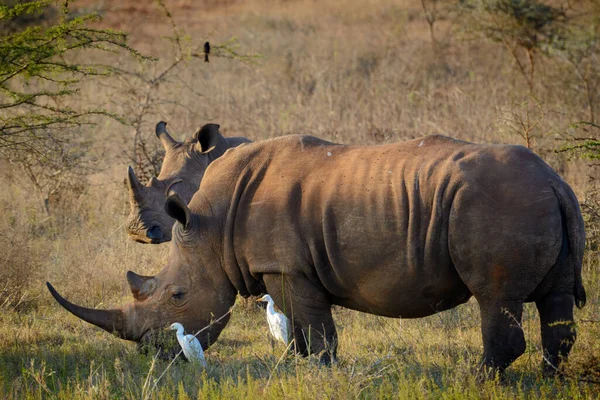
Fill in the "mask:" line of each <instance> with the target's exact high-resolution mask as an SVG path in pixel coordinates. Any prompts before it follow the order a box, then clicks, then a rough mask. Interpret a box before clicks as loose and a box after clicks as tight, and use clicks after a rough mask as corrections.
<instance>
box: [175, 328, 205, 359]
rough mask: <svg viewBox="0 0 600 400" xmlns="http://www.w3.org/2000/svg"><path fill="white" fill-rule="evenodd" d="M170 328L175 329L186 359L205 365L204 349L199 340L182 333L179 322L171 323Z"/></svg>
mask: <svg viewBox="0 0 600 400" xmlns="http://www.w3.org/2000/svg"><path fill="white" fill-rule="evenodd" d="M171 330H174V331H177V341H178V342H179V345H180V346H181V348H182V349H183V355H184V356H185V358H187V359H188V361H190V362H193V363H198V364H200V365H202V366H203V367H206V360H205V359H204V351H202V346H201V345H200V342H199V341H198V339H197V338H196V336H194V335H184V334H183V325H181V324H180V323H179V322H175V323H174V324H171Z"/></svg>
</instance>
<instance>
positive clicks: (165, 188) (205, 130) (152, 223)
mask: <svg viewBox="0 0 600 400" xmlns="http://www.w3.org/2000/svg"><path fill="white" fill-rule="evenodd" d="M156 136H157V137H158V138H159V139H160V141H161V142H162V144H163V147H164V148H165V158H164V160H163V163H162V166H161V169H160V174H159V175H158V177H157V178H154V177H152V178H151V179H150V181H148V183H147V185H146V186H143V185H142V184H141V183H140V182H139V180H138V179H137V177H136V176H135V173H134V172H133V169H132V168H131V167H129V169H128V171H127V172H128V173H127V179H128V187H129V203H130V204H131V213H130V214H129V218H128V220H127V225H126V227H127V233H128V234H129V237H131V238H132V239H133V240H135V241H136V242H139V243H152V244H157V243H163V242H168V241H169V240H171V229H172V228H173V223H174V220H173V218H171V217H169V216H168V215H167V214H166V213H165V210H164V204H165V201H166V200H167V194H169V193H170V194H177V195H178V196H179V197H180V198H181V199H182V200H183V201H185V202H188V201H190V199H191V198H192V196H193V194H194V193H196V191H197V190H198V187H199V186H200V181H201V180H202V177H203V176H204V172H205V171H206V168H208V166H209V165H210V163H211V162H213V161H214V160H215V159H217V158H218V157H221V156H222V155H223V153H225V151H226V150H227V149H229V148H232V147H236V146H239V145H240V144H242V143H248V142H250V140H248V139H246V138H242V137H232V138H225V137H223V136H222V135H221V134H220V133H219V125H217V124H207V125H204V126H203V127H202V128H201V129H200V130H199V131H198V132H197V133H196V134H195V135H194V137H193V138H191V139H188V140H186V141H184V142H178V141H176V140H175V139H173V138H172V137H171V135H170V134H169V132H168V131H167V123H166V122H162V121H161V122H159V123H158V124H157V125H156Z"/></svg>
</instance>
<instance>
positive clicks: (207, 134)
mask: <svg viewBox="0 0 600 400" xmlns="http://www.w3.org/2000/svg"><path fill="white" fill-rule="evenodd" d="M219 128H220V125H218V124H206V125H204V126H203V127H202V128H200V130H199V131H198V132H196V140H197V141H198V145H197V146H198V151H200V153H203V154H206V153H209V152H211V151H213V150H214V149H215V147H217V145H218V144H219V141H221V140H225V138H224V137H223V136H222V135H221V134H220V133H219Z"/></svg>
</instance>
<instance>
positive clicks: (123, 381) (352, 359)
mask: <svg viewBox="0 0 600 400" xmlns="http://www.w3.org/2000/svg"><path fill="white" fill-rule="evenodd" d="M595 301H596V302H595V304H592V305H591V307H588V308H587V310H585V311H584V312H580V313H579V315H578V318H579V319H581V318H582V316H583V315H585V316H586V318H587V317H588V316H590V315H592V314H595V315H598V304H597V299H595ZM584 313H585V314H584ZM335 319H336V322H337V326H338V330H339V335H340V346H339V362H338V363H337V364H335V365H334V366H333V367H331V368H327V367H321V366H319V365H318V363H317V360H316V359H314V358H308V359H304V358H298V357H295V356H291V355H290V356H287V357H283V358H282V357H281V356H282V355H283V354H284V347H283V345H280V344H276V345H275V346H274V347H272V346H271V344H270V340H269V339H268V336H267V332H268V328H267V325H266V320H265V318H264V314H263V311H262V310H259V309H253V308H247V307H243V306H241V305H240V304H239V303H238V306H237V307H236V308H235V310H234V316H233V318H232V320H231V322H230V324H229V325H228V327H227V328H226V329H225V331H224V333H223V334H222V336H221V338H220V339H219V341H218V342H217V343H216V344H215V345H213V346H212V347H211V348H210V349H209V350H208V351H207V352H206V358H207V361H208V368H207V369H206V370H202V369H199V368H197V367H194V366H193V365H190V364H188V363H185V362H182V361H176V362H175V363H174V364H173V365H171V366H169V364H168V363H167V362H164V361H159V360H155V359H153V357H152V355H141V354H139V353H138V352H137V350H136V346H135V344H133V343H129V342H125V341H122V340H120V339H118V338H116V337H113V336H111V335H110V334H108V333H106V332H104V331H101V330H100V329H98V328H95V327H93V326H91V325H89V324H87V323H85V322H82V321H80V320H78V319H76V318H75V317H73V316H71V315H67V313H66V311H64V310H62V309H60V308H59V307H58V306H57V305H51V306H50V307H45V308H41V309H39V310H38V311H36V312H31V313H28V314H25V315H21V314H18V313H16V312H5V313H3V314H2V315H1V317H0V359H1V360H2V362H1V363H0V398H31V399H38V398H79V399H88V398H89V399H91V398H94V399H96V398H101V399H104V398H136V399H137V398H156V399H171V398H188V397H189V398H196V397H197V398H240V399H247V398H257V397H263V396H266V397H269V398H299V399H314V398H374V397H376V398H411V399H412V398H415V399H416V398H444V399H463V398H482V397H483V398H508V399H512V398H518V399H520V398H536V399H546V398H548V399H555V398H569V399H571V398H573V399H577V398H591V397H597V396H598V394H599V390H600V386H599V385H597V384H593V383H585V382H580V381H579V379H580V378H583V377H584V375H585V374H583V372H585V371H582V369H581V365H580V361H581V360H585V359H586V357H587V356H588V355H589V353H590V352H597V351H598V350H599V347H598V343H597V338H598V337H599V335H600V329H599V326H598V325H597V324H580V326H579V340H578V343H577V344H576V346H575V348H574V352H573V357H572V362H571V363H569V364H567V365H566V369H565V372H566V375H567V377H565V378H562V379H544V378H542V376H541V374H540V368H539V366H540V360H541V352H540V342H539V335H538V329H539V322H538V320H537V312H536V311H535V308H534V307H533V306H532V305H528V306H527V307H526V311H525V314H524V322H523V327H524V329H525V333H526V337H527V340H528V348H527V351H526V353H525V354H524V355H523V356H521V357H520V358H519V359H518V360H517V361H516V362H515V363H514V364H513V366H511V368H509V369H508V370H507V373H506V376H505V378H504V380H502V381H500V380H498V379H496V380H490V381H487V382H483V383H480V382H478V380H477V378H476V371H477V365H478V360H479V357H480V356H481V347H482V346H481V338H480V333H479V329H480V328H479V316H478V309H477V304H476V302H475V301H470V302H469V303H468V304H466V305H463V306H461V307H459V308H456V309H454V310H450V311H448V312H444V313H440V314H437V315H434V316H431V317H428V318H423V319H418V320H395V319H387V318H382V317H376V316H372V315H366V314H361V313H357V312H353V311H350V310H345V309H336V310H335ZM165 369H167V371H166V373H164V372H165ZM163 373H164V374H163ZM161 375H162V377H161V378H160V380H159V381H157V378H158V377H159V376H161Z"/></svg>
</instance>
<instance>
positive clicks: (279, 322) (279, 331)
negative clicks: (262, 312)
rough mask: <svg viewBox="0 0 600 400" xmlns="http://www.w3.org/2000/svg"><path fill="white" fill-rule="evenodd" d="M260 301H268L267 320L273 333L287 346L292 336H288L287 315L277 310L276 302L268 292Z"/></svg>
mask: <svg viewBox="0 0 600 400" xmlns="http://www.w3.org/2000/svg"><path fill="white" fill-rule="evenodd" d="M256 301H257V302H258V301H266V302H267V322H268V323H269V330H270V331H271V335H273V337H274V338H275V339H277V340H279V341H280V342H282V343H283V344H285V345H286V346H287V345H288V343H289V339H290V337H289V336H288V319H287V317H286V316H285V315H283V314H281V313H278V312H276V311H275V307H274V305H275V302H274V301H273V299H272V298H271V296H269V295H268V294H265V295H264V296H263V297H261V298H260V299H257V300H256Z"/></svg>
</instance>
